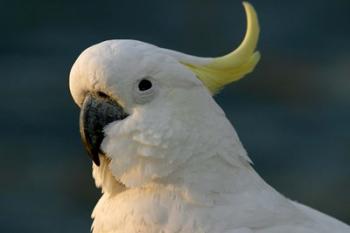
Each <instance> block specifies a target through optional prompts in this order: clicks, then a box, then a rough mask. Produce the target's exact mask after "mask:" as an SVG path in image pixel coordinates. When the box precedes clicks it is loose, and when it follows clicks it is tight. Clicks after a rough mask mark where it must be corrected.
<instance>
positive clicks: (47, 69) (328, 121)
mask: <svg viewBox="0 0 350 233" xmlns="http://www.w3.org/2000/svg"><path fill="white" fill-rule="evenodd" d="M251 3H252V4H253V5H254V6H255V8H256V10H257V12H258V15H259V19H260V24H261V38H260V42H259V46H258V47H259V50H260V51H261V53H262V60H261V62H260V63H259V65H258V66H257V68H256V69H255V71H254V72H253V73H252V74H250V75H249V76H248V77H247V78H246V79H243V80H242V81H240V82H238V83H235V84H234V85H231V86H230V87H228V88H226V89H225V90H224V91H222V92H221V93H220V94H219V95H217V96H216V97H215V98H216V100H217V101H218V102H219V104H220V105H221V106H222V108H223V109H224V110H225V111H226V113H227V115H228V117H229V118H230V120H231V122H232V123H233V124H234V126H235V128H236V129H237V131H238V134H239V135H240V138H241V140H242V142H243V144H244V145H245V147H246V148H247V150H248V152H249V154H250V157H251V158H252V160H253V161H254V163H255V168H256V170H257V171H258V172H259V173H260V174H261V176H262V177H264V178H265V179H266V180H267V181H268V182H269V183H270V184H271V185H272V186H274V187H275V188H276V189H277V190H279V191H280V192H282V193H283V194H284V195H286V196H288V197H290V198H291V199H293V200H298V201H299V202H302V203H305V204H308V205H310V206H312V207H314V208H317V209H319V210H321V211H324V212H326V213H328V214H330V215H332V216H335V217H337V218H339V219H341V220H342V221H345V222H347V223H350V200H349V197H350V169H349V165H350V124H349V120H350V43H349V41H350V28H349V24H350V13H349V12H350V1H348V0H335V1H323V0H319V1H313V0H288V1H273V0H264V1H257V0H251ZM0 25H1V26H0V27H1V32H0V33H1V38H0V78H1V81H2V84H1V85H0V97H1V99H2V101H1V104H0V109H1V114H0V129H1V130H0V156H1V157H0V158H1V163H0V187H1V193H0V208H1V214H0V232H36V233H40V232H51V233H55V232H66V233H69V232H72V233H73V232H74V233H77V232H89V230H90V225H91V219H90V213H91V211H92V209H93V207H94V205H95V203H96V202H97V200H98V198H99V196H100V192H99V190H98V189H96V188H95V187H94V183H93V180H92V178H91V162H90V160H89V159H88V157H87V156H86V153H85V151H84V149H83V146H82V144H81V142H80V137H79V130H78V115H79V109H78V107H77V106H76V105H75V104H74V103H73V101H72V99H71V96H70V93H69V89H68V75H69V71H70V68H71V66H72V64H73V62H74V61H75V59H76V58H77V56H78V55H79V53H80V52H81V51H82V50H84V49H85V48H87V47H88V46H91V45H93V44H95V43H98V42H101V41H103V40H107V39H114V38H132V39H138V40H142V41H146V42H149V43H154V44H156V45H159V46H161V47H166V48H171V49H175V50H179V51H183V52H186V53H189V54H194V55H200V56H218V55H223V54H225V53H227V52H229V51H231V50H232V49H233V48H235V47H236V46H238V45H239V43H240V42H241V40H242V38H243V35H244V31H245V25H246V22H245V15H244V10H243V7H242V4H241V1H237V0H216V1H214V0H212V1H209V0H178V1H162V0H153V1H132V0H129V1H118V0H114V1H112V0H110V1H105V0H100V1H83V0H78V1H69V0H51V1H43V0H12V1H4V0H1V1H0Z"/></svg>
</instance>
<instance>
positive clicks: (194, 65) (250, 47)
mask: <svg viewBox="0 0 350 233" xmlns="http://www.w3.org/2000/svg"><path fill="white" fill-rule="evenodd" d="M243 6H244V9H245V12H246V16H247V30H246V34H245V37H244V39H243V41H242V43H241V44H240V46H239V47H238V48H237V49H236V50H234V51H232V52H231V53H229V54H227V55H225V56H222V57H217V58H201V57H195V56H190V55H186V54H183V53H178V52H175V51H171V50H166V49H164V51H166V52H167V53H168V54H171V55H172V56H174V57H176V58H177V59H178V60H179V62H181V63H182V64H184V65H185V66H186V67H188V68H189V69H190V70H191V71H192V72H193V73H194V74H195V75H196V76H197V78H198V79H200V80H201V81H202V82H203V84H204V85H205V86H206V87H207V88H208V89H209V90H210V92H211V93H212V94H215V93H217V92H218V91H219V90H220V89H222V88H223V87H224V86H226V85H227V84H229V83H231V82H234V81H237V80H239V79H241V78H243V77H244V76H245V75H246V74H248V73H250V72H251V71H253V69H254V67H255V66H256V64H257V63H258V61H259V59H260V53H259V52H258V51H255V49H256V45H257V42H258V38H259V32H260V28H259V22H258V18H257V14H256V12H255V10H254V8H253V6H252V5H251V4H249V3H248V2H243Z"/></svg>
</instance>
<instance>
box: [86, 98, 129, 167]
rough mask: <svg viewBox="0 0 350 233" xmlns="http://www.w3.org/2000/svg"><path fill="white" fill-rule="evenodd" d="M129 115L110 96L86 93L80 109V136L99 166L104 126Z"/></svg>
mask: <svg viewBox="0 0 350 233" xmlns="http://www.w3.org/2000/svg"><path fill="white" fill-rule="evenodd" d="M127 116H128V114H127V113H125V112H124V110H123V108H122V107H121V106H120V105H119V104H118V103H117V102H116V101H114V100H112V99H111V98H109V97H108V96H106V95H104V94H100V95H99V94H94V93H89V94H88V95H86V97H85V100H84V103H83V105H82V107H81V110H80V120H79V125H80V136H81V139H82V141H83V143H84V145H85V148H86V150H87V152H88V154H89V156H90V157H91V159H92V160H93V161H94V163H95V164H96V165H97V166H99V165H100V158H99V154H101V155H103V154H104V152H103V151H102V150H101V148H100V146H101V143H102V141H103V138H104V132H103V129H104V127H105V126H106V125H108V124H109V123H111V122H113V121H119V120H123V119H125V118H126V117H127Z"/></svg>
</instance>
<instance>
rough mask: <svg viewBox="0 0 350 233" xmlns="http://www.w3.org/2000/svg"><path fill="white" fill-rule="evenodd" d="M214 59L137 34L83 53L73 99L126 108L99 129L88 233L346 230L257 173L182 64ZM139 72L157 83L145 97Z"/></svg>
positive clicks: (72, 85) (199, 82) (342, 232)
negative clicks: (95, 196) (97, 194)
mask: <svg viewBox="0 0 350 233" xmlns="http://www.w3.org/2000/svg"><path fill="white" fill-rule="evenodd" d="M254 48H255V45H254ZM253 53H254V49H253V50H252V51H251V53H250V54H249V56H251V55H252V54H253ZM254 54H256V53H254ZM254 56H256V55H254ZM213 60H215V59H213V58H197V57H194V56H188V55H185V54H182V53H178V52H175V51H170V50H166V49H162V48H159V47H156V46H153V45H150V44H146V43H143V42H139V41H133V40H112V41H106V42H103V43H100V44H97V45H95V46H92V47H90V48H88V49H87V50H85V51H84V52H83V53H82V54H81V55H80V57H79V58H78V60H77V61H76V63H75V64H74V66H73V68H72V71H71V76H70V89H71V93H72V96H73V98H74V100H75V102H76V103H77V104H78V105H79V106H81V105H82V103H83V101H84V98H85V95H86V93H88V92H98V91H100V92H104V93H106V94H107V95H108V96H110V97H111V98H113V99H114V100H115V101H117V102H118V103H119V104H120V105H121V106H122V107H123V108H124V109H125V110H126V112H128V114H129V116H128V117H127V118H125V119H124V120H121V121H117V122H112V123H110V124H109V125H107V126H106V127H105V128H104V134H105V138H104V140H103V142H102V144H101V149H102V150H103V151H104V152H105V156H100V160H101V165H100V166H99V167H98V166H96V165H93V176H94V178H95V181H96V184H97V186H99V187H101V188H102V191H103V195H102V197H101V199H100V200H99V202H98V203H97V205H96V207H95V209H94V211H93V215H92V216H93V218H94V223H93V232H94V233H121V232H123V233H136V232H141V233H143V232H144V233H158V232H159V233H330V232H332V233H348V232H350V228H349V226H347V225H346V224H344V223H341V222H340V221H338V220H336V219H333V218H331V217H329V216H326V215H324V214H322V213H320V212H317V211H316V210H313V209H311V208H309V207H306V206H303V205H301V204H298V203H295V202H293V201H290V200H289V199H287V198H285V197H284V196H282V195H281V194H279V193H278V192H277V191H275V190H274V189H273V188H272V187H270V186H269V185H268V184H266V183H265V182H264V181H263V180H262V178H261V177H260V176H259V175H258V174H257V173H256V172H255V171H254V169H253V168H252V166H251V162H250V159H249V157H248V156H247V153H246V151H245V149H244V148H243V146H242V144H241V142H240V140H239V138H238V136H237V134H236V132H235V130H234V128H233V127H232V125H231V124H230V122H229V121H228V120H227V118H226V117H225V114H224V112H223V111H222V110H221V108H220V107H219V106H218V105H217V104H216V103H215V101H214V100H213V98H212V93H211V91H212V90H211V89H210V87H208V86H205V82H204V81H203V80H201V78H200V77H198V76H199V75H200V73H196V72H194V71H193V70H191V69H190V68H189V67H188V64H195V65H196V66H203V65H204V66H206V65H207V64H210V63H212V62H213ZM253 63H254V62H253ZM255 64H256V62H255V63H254V64H252V66H255ZM251 69H252V68H251ZM251 69H246V72H245V73H248V72H250V70H251ZM145 77H147V78H148V79H149V80H151V81H152V84H153V86H152V89H151V91H150V92H148V93H147V94H144V93H140V92H139V91H138V90H136V87H135V85H136V83H138V81H139V80H140V79H143V78H145ZM203 83H204V84H203ZM215 88H216V87H215Z"/></svg>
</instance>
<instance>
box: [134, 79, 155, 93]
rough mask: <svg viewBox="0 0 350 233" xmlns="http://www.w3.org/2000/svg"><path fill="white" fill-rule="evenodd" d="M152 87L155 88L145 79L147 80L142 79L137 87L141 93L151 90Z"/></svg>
mask: <svg viewBox="0 0 350 233" xmlns="http://www.w3.org/2000/svg"><path fill="white" fill-rule="evenodd" d="M152 86H153V84H152V82H151V81H150V80H148V79H145V78H144V79H141V80H140V81H139V84H138V85H137V87H138V89H139V91H141V92H144V91H147V90H149V89H151V88H152Z"/></svg>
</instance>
